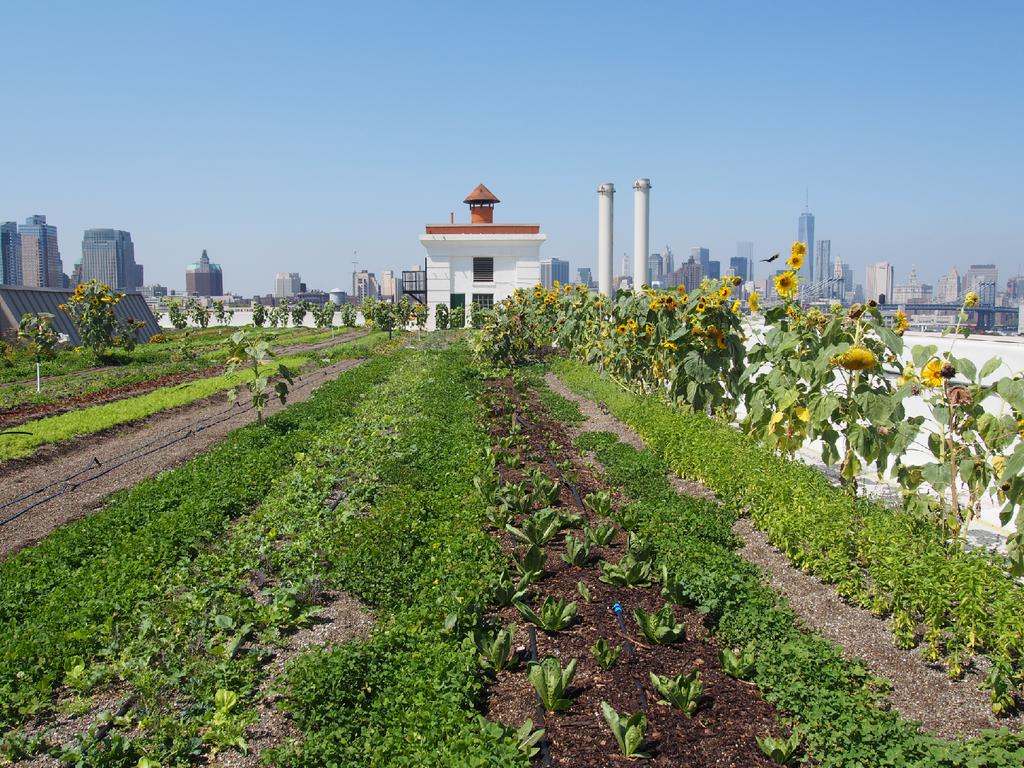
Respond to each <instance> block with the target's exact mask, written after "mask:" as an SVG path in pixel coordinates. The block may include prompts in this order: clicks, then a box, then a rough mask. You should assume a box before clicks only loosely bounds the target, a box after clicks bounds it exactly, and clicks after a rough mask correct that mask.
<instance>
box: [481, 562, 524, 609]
mask: <svg viewBox="0 0 1024 768" xmlns="http://www.w3.org/2000/svg"><path fill="white" fill-rule="evenodd" d="M528 588H529V582H528V581H526V580H523V581H520V582H518V583H516V582H514V581H512V577H511V576H510V575H509V572H508V570H507V569H506V570H503V571H502V572H501V573H500V574H499V575H498V578H497V579H496V580H495V581H494V582H493V583H492V584H491V591H490V599H491V602H492V603H494V604H496V605H512V604H513V603H514V602H516V601H517V600H519V601H521V600H523V599H525V597H526V594H527V590H528Z"/></svg>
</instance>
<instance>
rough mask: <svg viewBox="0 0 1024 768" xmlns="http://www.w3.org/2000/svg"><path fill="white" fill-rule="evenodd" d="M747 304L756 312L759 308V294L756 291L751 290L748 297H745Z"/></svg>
mask: <svg viewBox="0 0 1024 768" xmlns="http://www.w3.org/2000/svg"><path fill="white" fill-rule="evenodd" d="M747 306H748V307H750V311H751V312H758V311H760V309H761V296H760V294H759V293H758V292H757V291H753V292H751V294H750V298H748V299H747Z"/></svg>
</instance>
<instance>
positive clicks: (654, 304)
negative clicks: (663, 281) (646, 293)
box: [647, 299, 661, 312]
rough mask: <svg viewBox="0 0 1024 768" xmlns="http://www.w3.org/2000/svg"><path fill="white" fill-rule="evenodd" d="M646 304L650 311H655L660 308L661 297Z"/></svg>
mask: <svg viewBox="0 0 1024 768" xmlns="http://www.w3.org/2000/svg"><path fill="white" fill-rule="evenodd" d="M647 306H648V308H649V309H650V310H651V311H652V312H657V311H658V310H659V309H661V299H655V300H654V301H652V302H651V303H650V304H648V305H647Z"/></svg>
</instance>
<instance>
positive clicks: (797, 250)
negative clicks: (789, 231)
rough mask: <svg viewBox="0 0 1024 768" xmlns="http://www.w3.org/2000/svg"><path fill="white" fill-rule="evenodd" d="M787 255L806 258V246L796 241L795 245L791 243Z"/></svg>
mask: <svg viewBox="0 0 1024 768" xmlns="http://www.w3.org/2000/svg"><path fill="white" fill-rule="evenodd" d="M789 255H790V256H806V255H807V246H806V245H804V244H803V243H801V242H800V241H799V240H797V241H796V242H795V243H793V245H791V246H790V248H789Z"/></svg>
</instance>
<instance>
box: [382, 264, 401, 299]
mask: <svg viewBox="0 0 1024 768" xmlns="http://www.w3.org/2000/svg"><path fill="white" fill-rule="evenodd" d="M380 297H381V298H382V299H384V300H385V301H398V281H397V280H396V279H395V273H394V272H393V271H392V270H390V269H386V270H384V272H383V273H381V276H380Z"/></svg>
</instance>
